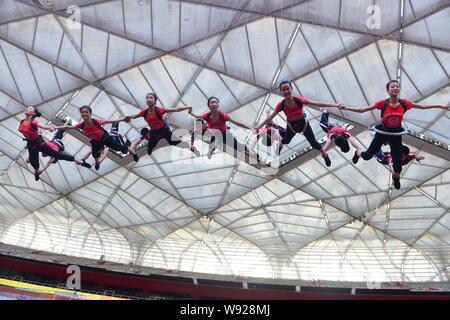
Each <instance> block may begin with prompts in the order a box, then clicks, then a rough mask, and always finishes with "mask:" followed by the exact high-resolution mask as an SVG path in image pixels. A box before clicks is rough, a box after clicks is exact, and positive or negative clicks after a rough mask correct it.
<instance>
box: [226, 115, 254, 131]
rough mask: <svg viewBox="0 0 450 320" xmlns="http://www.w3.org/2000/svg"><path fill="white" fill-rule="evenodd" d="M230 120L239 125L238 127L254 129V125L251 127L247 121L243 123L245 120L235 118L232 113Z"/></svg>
mask: <svg viewBox="0 0 450 320" xmlns="http://www.w3.org/2000/svg"><path fill="white" fill-rule="evenodd" d="M229 121H230V122H232V123H234V124H235V125H237V126H238V127H241V128H245V129H250V130H253V128H252V127H250V126H249V125H246V124H245V123H243V122H241V121H239V120H236V119H235V118H233V117H232V116H231V115H230V120H229Z"/></svg>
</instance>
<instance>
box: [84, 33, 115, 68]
mask: <svg viewBox="0 0 450 320" xmlns="http://www.w3.org/2000/svg"><path fill="white" fill-rule="evenodd" d="M82 37H83V38H82V41H83V55H84V56H85V57H86V58H87V59H88V60H89V63H90V65H91V66H92V68H93V69H94V71H95V74H96V76H97V77H102V76H105V75H106V57H107V49H108V41H109V40H108V34H107V33H105V32H99V31H98V30H96V29H93V28H91V27H87V26H83V32H82Z"/></svg>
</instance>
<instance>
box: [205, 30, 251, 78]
mask: <svg viewBox="0 0 450 320" xmlns="http://www.w3.org/2000/svg"><path fill="white" fill-rule="evenodd" d="M246 32H247V31H246V28H245V27H241V28H237V29H234V30H230V31H229V32H228V33H227V36H226V37H225V38H224V39H223V40H222V44H221V49H222V55H223V58H224V61H225V65H226V71H227V73H228V74H230V75H232V76H235V77H237V78H238V79H243V80H247V81H249V82H254V81H255V79H254V73H253V67H252V61H251V58H250V54H251V53H250V51H249V50H250V49H249V43H248V38H247V33H246ZM236 57H239V59H236ZM212 66H213V67H214V65H212Z"/></svg>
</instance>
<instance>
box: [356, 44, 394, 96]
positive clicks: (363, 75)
mask: <svg viewBox="0 0 450 320" xmlns="http://www.w3.org/2000/svg"><path fill="white" fill-rule="evenodd" d="M378 48H379V46H378V45H377V44H372V45H370V46H368V47H365V48H363V49H361V50H359V51H358V52H356V53H354V54H352V55H350V56H349V60H350V63H351V65H352V67H353V69H354V71H355V74H356V76H357V78H358V81H359V83H360V84H361V87H362V89H363V92H364V94H365V96H366V97H367V99H368V101H369V104H372V103H375V102H376V101H378V100H380V99H381V98H382V97H384V96H385V95H386V91H385V88H384V86H383V83H388V81H389V80H390V78H389V73H388V70H386V67H385V64H384V63H385V62H384V61H383V59H382V57H381V56H380V53H379V51H378Z"/></svg>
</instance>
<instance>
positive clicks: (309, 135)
mask: <svg viewBox="0 0 450 320" xmlns="http://www.w3.org/2000/svg"><path fill="white" fill-rule="evenodd" d="M290 123H291V126H292V127H293V128H294V129H296V130H297V131H298V132H301V131H302V130H303V128H304V126H305V125H306V126H307V127H306V129H305V131H304V132H303V135H304V136H305V138H306V140H308V142H309V144H310V145H311V147H313V149H316V150H320V149H322V146H321V145H320V143H319V142H317V140H316V137H315V136H314V132H313V131H312V129H311V126H310V125H309V122H308V123H307V124H306V119H305V118H303V119H301V120H299V121H295V122H290ZM291 126H290V125H289V124H288V125H287V126H286V134H285V135H284V137H283V140H281V143H282V144H289V143H290V142H291V140H292V139H293V138H294V136H295V135H296V134H297V133H298V132H295V131H292V129H291Z"/></svg>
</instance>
